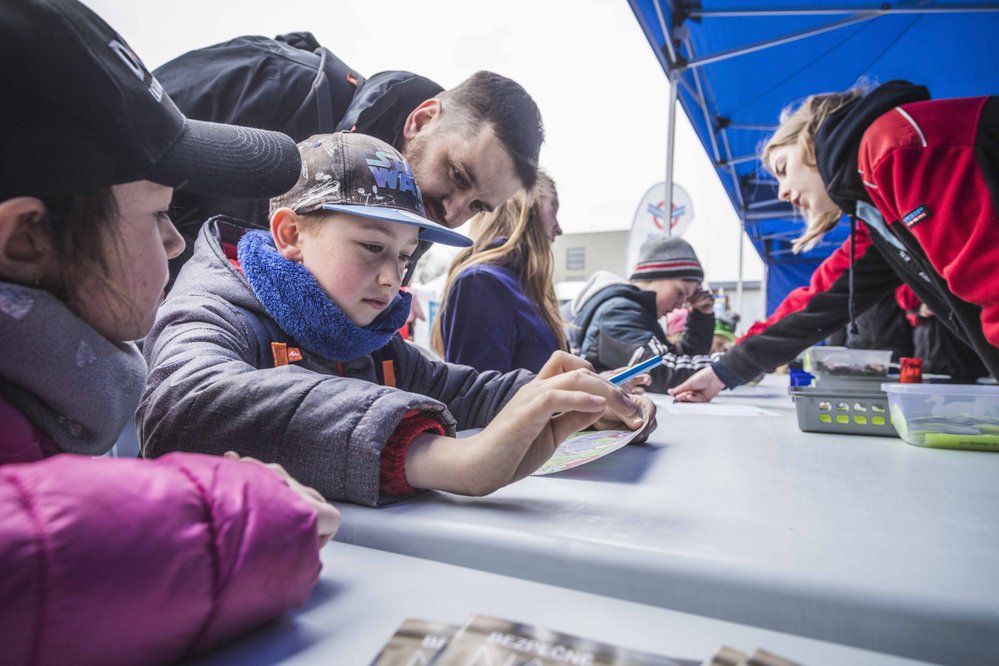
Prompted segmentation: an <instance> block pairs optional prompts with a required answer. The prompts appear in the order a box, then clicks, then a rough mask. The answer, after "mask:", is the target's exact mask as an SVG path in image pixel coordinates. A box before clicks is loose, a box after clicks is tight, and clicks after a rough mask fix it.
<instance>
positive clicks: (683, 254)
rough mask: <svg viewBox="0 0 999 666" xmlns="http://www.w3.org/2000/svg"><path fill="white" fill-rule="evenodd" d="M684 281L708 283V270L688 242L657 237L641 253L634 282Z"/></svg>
mask: <svg viewBox="0 0 999 666" xmlns="http://www.w3.org/2000/svg"><path fill="white" fill-rule="evenodd" d="M664 278H665V279H669V278H681V279H685V280H699V281H701V280H704V269H703V268H701V262H700V261H698V260H697V255H696V254H694V248H692V247H691V246H690V243H688V242H687V241H685V240H683V239H681V238H677V237H676V236H653V237H652V238H649V239H648V240H646V241H645V242H644V243H642V247H641V249H640V250H639V251H638V263H637V264H636V265H635V270H634V271H633V272H632V274H631V277H630V278H629V279H630V280H661V279H664Z"/></svg>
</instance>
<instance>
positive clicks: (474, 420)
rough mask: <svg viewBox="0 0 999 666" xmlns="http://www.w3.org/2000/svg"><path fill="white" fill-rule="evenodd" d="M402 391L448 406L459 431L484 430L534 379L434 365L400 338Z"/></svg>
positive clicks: (398, 354)
mask: <svg viewBox="0 0 999 666" xmlns="http://www.w3.org/2000/svg"><path fill="white" fill-rule="evenodd" d="M391 344H392V345H393V352H394V355H395V356H396V358H397V359H398V361H397V362H398V365H399V366H400V367H398V368H396V378H397V385H398V386H399V388H401V389H404V390H406V391H412V392H413V393H418V394H422V395H425V396H430V397H432V398H435V399H437V400H439V401H440V402H442V403H444V404H445V405H447V408H448V411H449V412H450V413H451V415H452V416H453V417H454V419H455V421H456V422H457V427H458V429H459V430H465V429H467V428H482V427H485V426H486V425H488V423H489V422H490V421H492V419H493V417H494V416H496V414H497V413H498V412H499V411H500V410H501V409H503V407H504V406H505V405H506V403H508V402H509V401H510V399H511V398H512V397H513V394H514V393H516V392H517V390H518V389H520V387H521V386H523V385H524V384H526V383H528V382H529V381H531V380H532V379H534V375H533V374H532V373H530V372H528V371H527V370H513V371H511V372H506V373H500V372H497V371H495V370H487V371H485V372H479V371H477V370H475V369H474V368H471V367H469V366H467V365H458V364H457V363H444V362H441V361H433V360H431V359H429V358H427V357H426V356H424V355H423V354H422V353H420V352H419V350H417V349H416V348H415V347H413V346H412V345H410V344H407V343H406V342H404V341H403V340H402V338H400V337H398V336H396V337H395V338H393V340H392V343H391Z"/></svg>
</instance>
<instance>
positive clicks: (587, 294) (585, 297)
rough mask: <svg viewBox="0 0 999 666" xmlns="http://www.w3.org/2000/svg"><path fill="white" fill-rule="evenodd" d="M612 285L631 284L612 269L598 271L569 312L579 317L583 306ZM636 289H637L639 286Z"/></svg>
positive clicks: (574, 300)
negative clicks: (612, 271)
mask: <svg viewBox="0 0 999 666" xmlns="http://www.w3.org/2000/svg"><path fill="white" fill-rule="evenodd" d="M612 285H623V286H629V287H630V286H631V285H630V284H629V283H628V281H627V280H625V279H624V278H622V277H621V276H619V275H614V274H613V273H611V272H610V271H597V272H596V273H594V274H593V275H591V276H590V279H589V280H587V281H586V284H584V285H583V289H582V290H581V291H580V292H579V294H578V295H577V296H576V298H574V299H573V301H572V306H571V308H570V310H569V312H570V313H571V314H572V316H573V318H574V319H577V318H579V315H580V313H581V312H582V311H583V308H585V307H587V305H588V303H589V301H590V300H591V299H592V298H593V297H594V296H596V295H597V293H598V292H600V291H603V290H604V289H606V288H607V287H610V286H612ZM635 289H637V287H636V288H635ZM605 300H606V299H605V298H601V299H600V302H601V303H602V302H603V301H605ZM598 305H599V303H598Z"/></svg>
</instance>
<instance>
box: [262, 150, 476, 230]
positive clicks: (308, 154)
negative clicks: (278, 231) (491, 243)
mask: <svg viewBox="0 0 999 666" xmlns="http://www.w3.org/2000/svg"><path fill="white" fill-rule="evenodd" d="M298 149H299V151H301V153H302V174H301V177H300V178H299V179H298V182H297V183H296V184H295V186H294V187H293V188H291V189H290V190H289V191H287V192H285V193H284V194H282V195H280V196H277V197H274V198H273V199H271V214H273V213H274V211H276V210H277V209H278V208H290V209H291V210H293V211H295V212H296V213H299V214H304V213H312V212H315V211H317V210H329V211H338V212H341V213H350V214H351V215H360V216H361V217H369V218H373V219H376V220H385V221H387V222H398V223H399V224H408V225H411V226H414V227H419V228H420V239H421V240H425V241H431V242H433V243H441V244H443V245H455V246H458V247H469V246H471V245H472V239H471V238H469V237H468V236H465V235H463V234H459V233H458V232H456V231H452V230H451V229H448V228H447V227H445V226H443V225H441V224H437V223H436V222H432V221H431V220H429V219H427V211H426V209H425V208H424V207H423V194H422V193H421V192H420V187H419V185H417V184H416V179H415V178H414V177H413V169H412V167H410V166H409V162H407V161H406V158H405V157H403V156H402V153H400V152H399V151H398V150H396V149H395V148H393V147H392V146H390V145H389V144H387V143H385V142H384V141H382V140H381V139H377V138H375V137H373V136H368V135H367V134H356V133H352V132H337V133H336V134H317V135H315V136H311V137H309V138H308V139H306V140H305V141H303V142H301V143H300V144H298Z"/></svg>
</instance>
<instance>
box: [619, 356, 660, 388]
mask: <svg viewBox="0 0 999 666" xmlns="http://www.w3.org/2000/svg"><path fill="white" fill-rule="evenodd" d="M662 364H663V357H662V356H653V357H652V358H650V359H649V360H647V361H643V362H641V363H639V364H638V365H633V366H631V367H630V368H628V369H627V370H625V371H623V372H619V373H617V374H616V375H614V376H613V377H611V378H610V380H609V381H610V383H611V384H623V383H624V382H626V381H628V380H629V379H631V378H632V377H634V376H635V375H640V374H642V373H643V372H645V371H646V370H651V369H652V368H658V367H659V366H660V365H662Z"/></svg>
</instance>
